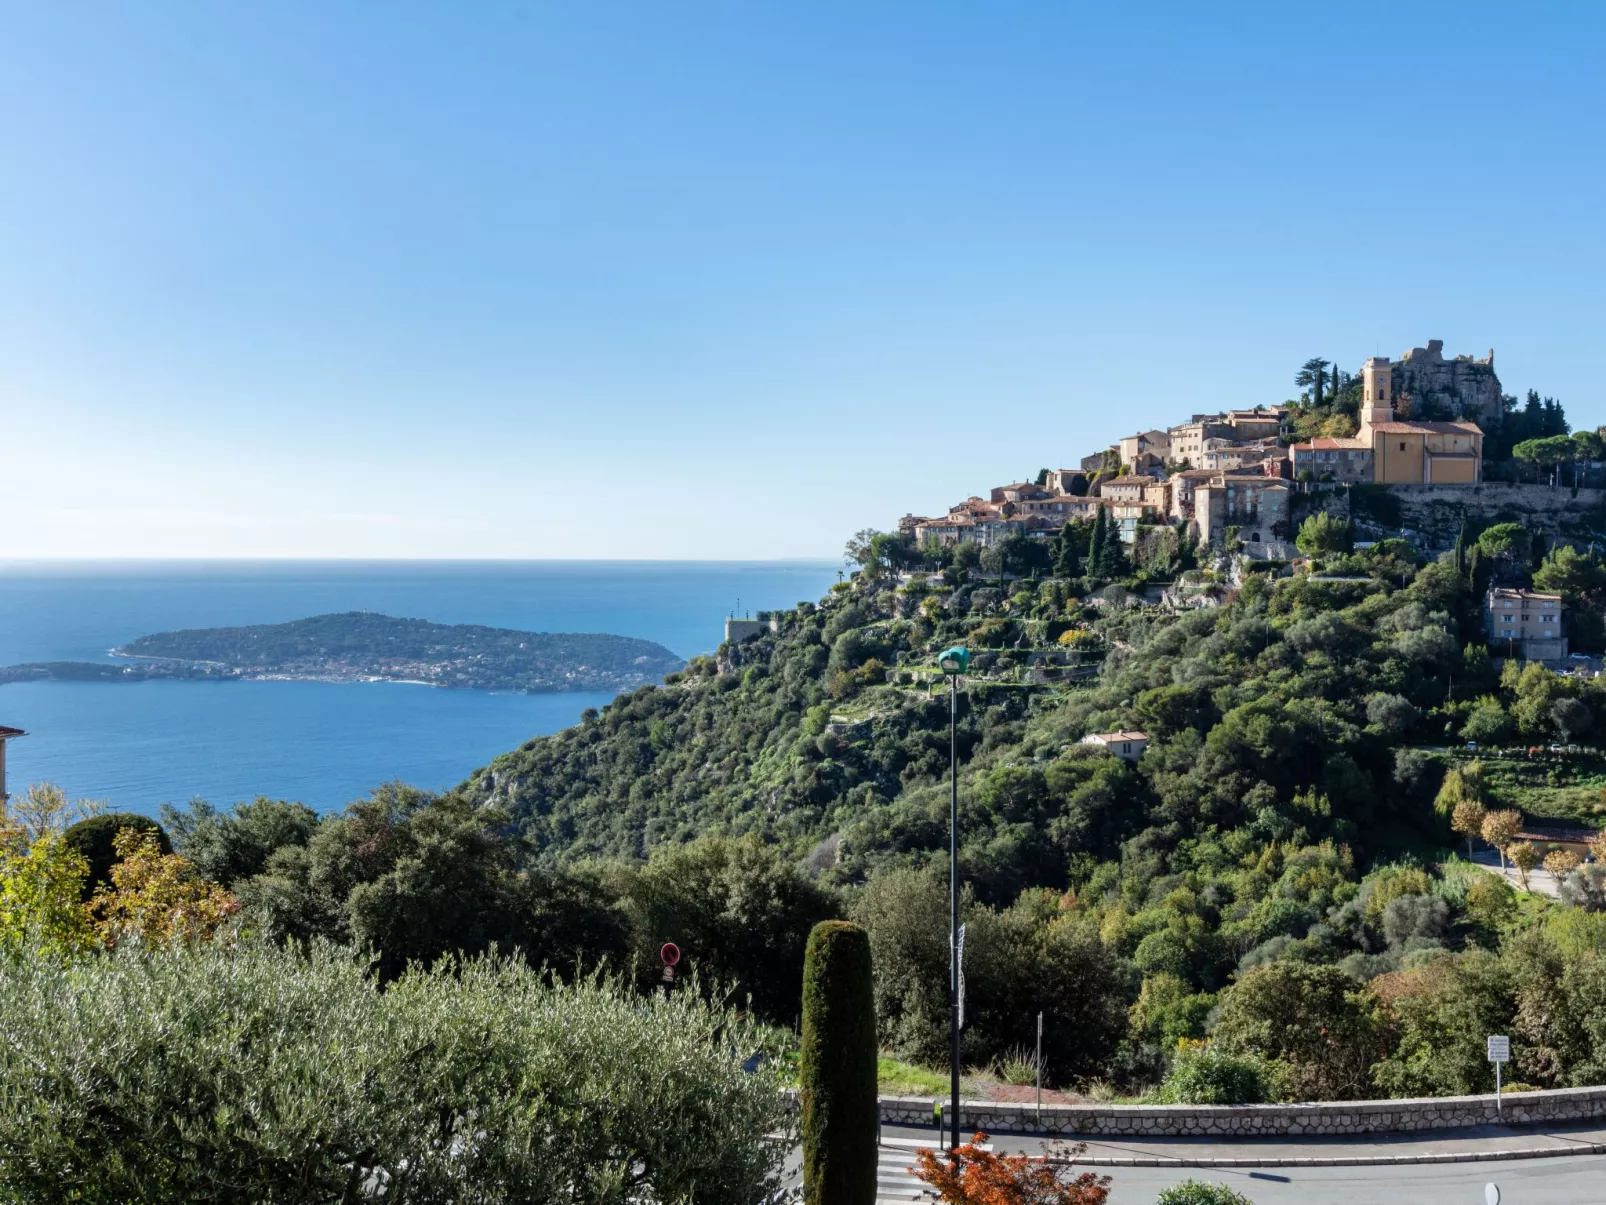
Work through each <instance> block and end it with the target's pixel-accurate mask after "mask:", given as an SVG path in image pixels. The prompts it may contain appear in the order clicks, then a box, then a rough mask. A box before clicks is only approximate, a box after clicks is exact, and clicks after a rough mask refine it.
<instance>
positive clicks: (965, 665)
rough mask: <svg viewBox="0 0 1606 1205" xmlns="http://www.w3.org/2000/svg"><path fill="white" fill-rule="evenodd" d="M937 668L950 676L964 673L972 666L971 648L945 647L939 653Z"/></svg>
mask: <svg viewBox="0 0 1606 1205" xmlns="http://www.w3.org/2000/svg"><path fill="white" fill-rule="evenodd" d="M937 668H938V669H940V670H942V672H943V673H945V674H947V675H948V676H949V677H954V676H955V675H958V674H962V673H964V672H965V671H966V670H968V669H969V668H970V650H969V649H962V648H957V647H956V648H951V649H943V650H942V652H940V653H938V654H937Z"/></svg>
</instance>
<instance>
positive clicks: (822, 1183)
mask: <svg viewBox="0 0 1606 1205" xmlns="http://www.w3.org/2000/svg"><path fill="white" fill-rule="evenodd" d="M876 1052H877V1045H876V1031H875V997H874V994H873V992H872V989H871V982H870V935H869V934H868V933H866V932H865V931H864V930H863V929H861V928H860V927H859V926H858V925H855V924H852V923H851V922H849V921H840V920H828V921H822V922H820V923H819V924H818V925H815V926H814V931H813V932H812V933H810V934H809V943H808V947H807V948H806V950H805V951H804V955H803V1044H802V1052H801V1059H800V1062H801V1066H800V1077H799V1078H800V1083H801V1086H802V1088H801V1092H800V1096H801V1097H802V1103H803V1200H804V1202H805V1205H875V1198H876V1158H877V1155H876V1123H877V1121H878V1120H879V1112H878V1110H879V1105H878V1104H877V1101H876Z"/></svg>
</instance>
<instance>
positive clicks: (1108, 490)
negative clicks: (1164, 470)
mask: <svg viewBox="0 0 1606 1205" xmlns="http://www.w3.org/2000/svg"><path fill="white" fill-rule="evenodd" d="M1153 484H1154V478H1153V477H1134V476H1130V475H1128V476H1124V477H1111V478H1110V479H1109V480H1108V481H1101V482H1099V497H1101V498H1108V499H1110V501H1112V502H1142V501H1143V499H1144V497H1145V495H1146V494H1147V493H1148V490H1149V487H1150V486H1151V485H1153Z"/></svg>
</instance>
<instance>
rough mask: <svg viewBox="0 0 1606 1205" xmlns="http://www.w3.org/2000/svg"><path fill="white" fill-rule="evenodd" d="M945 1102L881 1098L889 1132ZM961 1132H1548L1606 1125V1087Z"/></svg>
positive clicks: (988, 1120) (1027, 1119)
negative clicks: (1601, 1121) (1523, 1128)
mask: <svg viewBox="0 0 1606 1205" xmlns="http://www.w3.org/2000/svg"><path fill="white" fill-rule="evenodd" d="M939 1103H940V1102H938V1101H935V1100H932V1099H931V1098H930V1097H910V1096H883V1097H882V1098H881V1120H882V1122H883V1123H884V1124H887V1125H905V1126H929V1125H932V1124H933V1110H934V1108H936V1107H937V1106H938V1105H939ZM960 1111H961V1120H960V1128H961V1129H962V1130H966V1131H974V1130H986V1131H987V1132H989V1133H999V1134H1003V1133H1043V1134H1062V1135H1065V1136H1066V1137H1074V1136H1076V1135H1079V1134H1087V1135H1092V1134H1100V1135H1109V1136H1122V1137H1151V1138H1162V1137H1174V1138H1184V1137H1195V1138H1202V1137H1232V1136H1238V1137H1252V1136H1256V1135H1261V1136H1270V1135H1286V1136H1296V1135H1297V1136H1304V1135H1311V1134H1384V1133H1405V1132H1409V1131H1412V1130H1448V1129H1456V1128H1459V1127H1463V1126H1479V1125H1492V1124H1496V1123H1503V1124H1505V1125H1549V1124H1555V1123H1558V1122H1564V1121H1593V1120H1596V1119H1598V1118H1601V1117H1606V1087H1601V1088H1559V1089H1555V1090H1552V1091H1547V1092H1510V1093H1506V1094H1505V1095H1504V1096H1502V1097H1501V1099H1500V1112H1499V1113H1498V1114H1497V1113H1496V1111H1495V1098H1494V1096H1493V1094H1490V1095H1488V1096H1441V1097H1429V1098H1425V1099H1420V1100H1347V1101H1323V1102H1320V1103H1316V1104H1298V1105H1099V1104H1090V1105H1044V1106H1043V1108H1042V1111H1041V1113H1039V1112H1038V1110H1037V1109H1036V1108H1035V1107H1033V1106H1032V1105H1030V1104H1024V1105H1016V1104H1000V1103H997V1102H994V1101H982V1100H965V1101H961V1102H960Z"/></svg>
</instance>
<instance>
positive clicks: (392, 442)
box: [0, 0, 1606, 558]
mask: <svg viewBox="0 0 1606 1205" xmlns="http://www.w3.org/2000/svg"><path fill="white" fill-rule="evenodd" d="M0 28H3V30H4V35H3V36H4V43H3V51H0V54H3V69H0V449H3V456H4V465H3V475H0V483H3V490H4V497H5V507H6V512H7V519H6V522H5V524H4V526H3V528H0V556H387V557H393V556H477V557H483V556H491V557H571V556H580V557H719V558H726V557H729V558H760V557H805V556H834V555H836V554H837V552H838V551H839V549H840V548H841V545H842V541H843V539H844V537H845V536H846V535H847V534H849V533H850V532H852V531H853V530H855V529H857V528H860V527H864V526H878V527H883V528H885V527H890V526H891V525H892V524H893V523H894V522H895V521H896V519H897V517H898V515H900V514H902V513H904V512H905V511H909V510H913V511H916V512H918V513H931V512H934V511H935V512H940V511H942V510H943V509H945V508H946V507H947V505H948V504H950V503H951V502H954V501H957V500H959V499H961V498H963V497H964V496H966V495H967V494H970V493H974V492H978V491H982V490H985V488H986V487H988V486H990V485H994V484H999V483H1002V482H1005V481H1010V480H1015V479H1018V478H1019V477H1021V476H1022V475H1028V474H1031V473H1034V472H1035V471H1036V470H1037V469H1038V468H1039V467H1044V466H1047V467H1060V466H1061V465H1068V464H1074V463H1075V462H1076V461H1077V460H1078V459H1079V458H1080V457H1081V456H1083V455H1084V454H1086V453H1088V452H1090V451H1093V450H1096V449H1097V448H1099V447H1102V446H1104V445H1106V444H1108V443H1109V442H1111V441H1112V440H1113V439H1115V438H1117V437H1118V436H1120V435H1122V434H1125V433H1127V432H1129V431H1131V430H1135V429H1138V428H1139V427H1148V426H1155V425H1167V424H1169V423H1171V422H1175V421H1177V420H1178V417H1179V416H1181V415H1185V414H1187V413H1190V412H1193V411H1203V410H1211V409H1217V408H1221V407H1225V406H1244V405H1253V404H1255V403H1258V402H1268V403H1269V402H1276V401H1280V400H1283V399H1284V398H1286V397H1288V396H1289V395H1290V394H1291V393H1292V392H1294V389H1293V385H1292V376H1293V373H1294V372H1295V370H1296V369H1297V366H1298V365H1299V364H1300V363H1301V362H1302V361H1303V360H1305V359H1307V358H1308V357H1310V356H1313V355H1321V356H1323V357H1326V358H1329V359H1337V360H1338V361H1339V362H1340V363H1341V364H1343V365H1345V366H1346V367H1348V368H1350V369H1352V370H1353V369H1355V368H1357V367H1358V366H1359V363H1360V361H1361V360H1362V359H1363V358H1365V357H1366V356H1369V355H1372V354H1375V353H1378V352H1381V353H1384V354H1389V355H1398V354H1399V353H1400V352H1401V351H1403V350H1405V349H1406V348H1409V347H1411V346H1413V345H1415V344H1420V343H1423V342H1425V341H1426V340H1427V339H1428V338H1430V337H1437V338H1442V339H1444V340H1445V345H1446V346H1445V350H1446V352H1447V353H1448V354H1453V353H1458V352H1475V353H1477V354H1479V355H1482V354H1484V352H1486V351H1487V350H1488V349H1489V348H1490V347H1491V346H1492V347H1493V348H1494V349H1495V352H1496V367H1497V369H1498V371H1499V373H1500V376H1501V379H1502V381H1503V383H1504V384H1505V386H1506V388H1507V390H1508V391H1510V392H1516V393H1520V392H1521V391H1523V390H1526V389H1527V388H1529V387H1530V386H1532V387H1535V388H1538V389H1539V390H1541V392H1544V393H1547V394H1554V395H1555V396H1558V397H1560V398H1561V399H1562V400H1563V402H1564V403H1565V404H1566V406H1567V409H1568V414H1569V417H1571V418H1572V420H1573V422H1574V424H1575V425H1588V426H1594V425H1596V424H1597V423H1600V422H1602V421H1606V405H1603V398H1602V389H1603V386H1602V381H1603V380H1606V370H1603V364H1602V357H1603V354H1606V346H1603V343H1602V338H1601V335H1602V332H1603V330H1606V223H1603V220H1602V215H1603V194H1606V187H1603V186H1606V137H1603V118H1606V103H1603V97H1606V71H1603V70H1602V68H1601V62H1600V57H1599V56H1600V47H1601V45H1602V42H1603V35H1606V6H1603V5H1600V4H1596V3H1588V4H1585V3H1580V4H1572V5H1562V4H1537V3H1533V4H1530V3H1524V4H1520V5H1518V4H1509V3H1499V4H1476V3H1466V2H1460V3H1447V4H1427V3H1409V4H1402V3H1390V4H1378V5H1372V6H1368V5H1362V4H1340V5H1314V4H1290V3H1286V0H1284V2H1280V3H1276V4H1266V5H1263V6H1255V5H1250V4H1240V3H1229V4H1199V3H1193V2H1189V3H1177V4H1173V5H1156V4H1101V5H1096V6H1095V5H1085V4H1074V3H1064V2H1057V3H1041V4H1032V3H1019V4H982V3H968V2H967V3H942V2H934V0H920V2H918V3H915V2H911V3H904V4H895V3H874V2H872V3H858V2H852V3H850V2H847V0H810V2H809V3H801V2H799V3H790V2H776V3H751V2H748V3H740V4H737V3H731V4H705V3H681V4H665V3H651V4H648V3H643V4H639V5H620V4H607V3H583V4H582V3H564V4H558V3H541V4H523V3H512V2H509V0H500V2H499V0H484V2H482V3H474V4H449V3H445V2H444V0H442V2H440V3H432V4H415V3H400V2H396V0H386V2H384V3H380V2H377V0H376V2H374V3H370V4H359V3H349V2H348V3H312V2H310V0H300V2H295V0H274V2H273V3H260V4H258V3H245V2H231V3H227V4H214V3H202V2H200V0H197V2H195V3H162V2H161V0H146V2H143V3H137V4H94V3H89V2H88V0H59V2H52V3H43V4H42V3H37V2H35V0H28V2H27V3H11V2H9V0H0Z"/></svg>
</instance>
